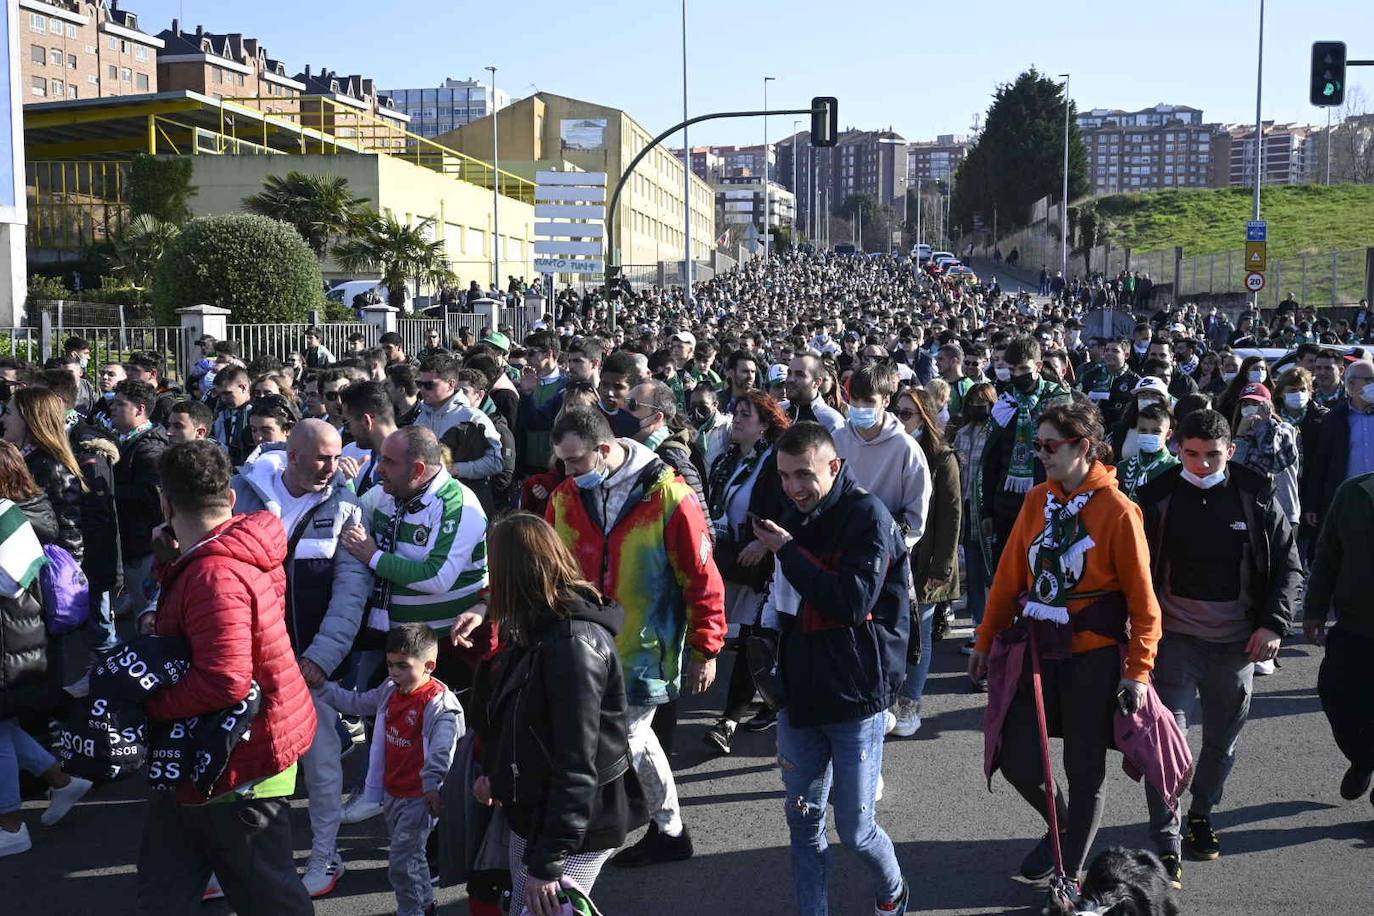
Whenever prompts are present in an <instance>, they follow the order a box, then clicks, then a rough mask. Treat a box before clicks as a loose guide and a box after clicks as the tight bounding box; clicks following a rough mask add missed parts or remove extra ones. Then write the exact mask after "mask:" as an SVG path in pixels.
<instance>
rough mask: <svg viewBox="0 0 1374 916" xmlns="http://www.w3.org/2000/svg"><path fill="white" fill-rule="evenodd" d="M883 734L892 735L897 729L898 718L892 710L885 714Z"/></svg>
mask: <svg viewBox="0 0 1374 916" xmlns="http://www.w3.org/2000/svg"><path fill="white" fill-rule="evenodd" d="M883 717H884V718H883V723H884V724H883V734H884V735H890V734H892V730H893V729H894V728H896V727H897V717H896V716H894V715H893V714H892V710H890V709H889V710H887V711H885V712H884V713H883Z"/></svg>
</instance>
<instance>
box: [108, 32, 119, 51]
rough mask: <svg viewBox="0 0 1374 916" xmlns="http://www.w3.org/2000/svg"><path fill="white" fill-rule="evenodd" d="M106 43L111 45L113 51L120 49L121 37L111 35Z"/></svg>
mask: <svg viewBox="0 0 1374 916" xmlns="http://www.w3.org/2000/svg"><path fill="white" fill-rule="evenodd" d="M105 43H106V44H108V45H109V46H110V50H111V51H118V50H119V39H118V38H116V37H115V36H113V35H110V36H109V37H108V38H107V39H106V41H105Z"/></svg>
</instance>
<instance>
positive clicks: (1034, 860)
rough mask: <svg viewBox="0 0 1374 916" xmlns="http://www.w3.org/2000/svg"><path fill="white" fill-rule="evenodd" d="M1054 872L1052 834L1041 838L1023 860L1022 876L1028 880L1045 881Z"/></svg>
mask: <svg viewBox="0 0 1374 916" xmlns="http://www.w3.org/2000/svg"><path fill="white" fill-rule="evenodd" d="M1052 874H1054V847H1052V846H1051V845H1050V835H1049V834H1048V833H1046V834H1045V835H1044V836H1042V837H1041V838H1040V842H1039V843H1036V844H1035V846H1034V848H1032V849H1031V851H1030V852H1028V853H1026V857H1025V858H1024V859H1022V860H1021V877H1023V878H1025V879H1026V880H1027V881H1044V880H1045V879H1046V878H1048V877H1049V876H1050V875H1052Z"/></svg>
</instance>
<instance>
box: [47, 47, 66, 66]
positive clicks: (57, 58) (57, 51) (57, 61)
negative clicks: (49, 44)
mask: <svg viewBox="0 0 1374 916" xmlns="http://www.w3.org/2000/svg"><path fill="white" fill-rule="evenodd" d="M64 57H65V55H63V53H62V49H61V48H53V49H51V50H49V51H48V62H49V63H50V64H52V65H53V66H54V67H60V66H62V61H63V59H64Z"/></svg>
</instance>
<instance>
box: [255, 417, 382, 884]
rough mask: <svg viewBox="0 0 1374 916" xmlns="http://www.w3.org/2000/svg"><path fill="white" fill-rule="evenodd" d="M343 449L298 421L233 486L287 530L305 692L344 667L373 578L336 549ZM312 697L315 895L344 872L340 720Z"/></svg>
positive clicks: (358, 514) (345, 511) (289, 583)
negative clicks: (279, 445)
mask: <svg viewBox="0 0 1374 916" xmlns="http://www.w3.org/2000/svg"><path fill="white" fill-rule="evenodd" d="M342 448H343V442H342V441H341V440H340V438H339V431H338V430H336V429H335V428H334V427H333V426H331V425H330V424H328V423H326V422H325V421H324V420H318V419H306V420H302V421H300V423H298V424H296V426H294V427H293V428H292V430H291V434H290V435H289V436H288V437H287V440H286V448H285V449H284V450H281V451H268V452H264V453H262V455H261V457H259V458H258V459H257V460H256V461H254V462H253V463H252V464H249V465H245V466H244V467H243V468H242V469H241V470H240V472H239V474H238V475H237V476H236V477H235V478H234V480H233V483H232V486H233V488H234V492H235V493H236V494H237V495H238V501H237V502H236V503H235V506H234V511H235V512H236V513H240V514H242V513H248V512H259V511H264V510H265V511H267V512H271V513H272V514H273V515H275V516H276V517H277V518H279V519H281V523H282V527H284V528H285V529H286V540H287V544H288V553H287V557H286V629H287V632H288V633H290V635H291V647H292V649H294V650H295V652H296V657H297V659H298V661H299V664H300V667H301V674H303V675H304V676H305V681H306V683H307V684H309V685H310V686H311V687H312V688H313V687H318V686H319V685H321V684H323V683H324V682H325V680H326V679H327V678H329V677H330V675H331V674H332V673H333V672H334V671H335V670H336V669H337V668H339V667H340V665H342V664H343V662H344V659H345V658H346V657H347V656H348V653H349V651H350V650H351V649H352V648H353V640H354V638H355V637H356V636H357V635H358V626H359V624H360V623H361V622H362V615H363V608H364V606H365V605H366V603H367V596H368V594H369V593H370V592H371V591H372V571H371V570H370V569H368V568H367V565H366V564H364V563H362V562H360V561H359V560H357V559H356V558H355V557H354V556H353V555H352V554H351V553H349V552H348V551H347V550H344V549H343V548H341V547H340V546H339V535H340V534H341V533H342V532H343V531H344V529H345V528H348V527H351V526H353V525H356V524H358V523H359V522H360V520H361V518H362V510H361V508H360V507H359V505H358V499H357V497H355V496H354V495H353V491H352V490H350V489H349V488H348V487H347V485H346V480H345V479H344V477H343V475H342V474H340V473H339V453H340V451H341V450H342ZM313 696H314V697H315V712H316V714H317V718H318V720H319V725H318V730H317V731H316V733H315V742H314V744H313V745H311V748H310V750H309V752H308V753H306V755H305V757H303V758H302V759H301V764H302V773H303V774H304V776H305V786H306V789H307V791H309V793H310V828H311V832H312V833H313V835H314V841H313V844H312V846H311V851H310V861H309V863H308V864H307V866H306V869H305V876H304V878H303V881H304V882H305V889H306V890H307V891H308V892H309V893H310V896H311V897H322V896H324V895H325V894H328V893H329V892H330V891H332V890H333V889H334V885H335V884H337V883H338V880H339V877H340V876H341V875H342V874H343V872H344V863H343V858H342V857H341V856H340V855H339V852H338V849H337V848H336V845H335V841H336V838H337V837H338V833H339V823H340V818H341V816H342V811H343V808H342V804H341V802H342V795H343V768H342V767H341V765H340V761H339V747H340V740H339V733H338V731H337V730H336V729H335V727H334V723H335V720H337V719H338V713H337V712H336V711H335V710H333V709H331V708H330V707H328V706H327V705H325V704H324V703H323V702H322V701H321V700H320V698H319V694H313Z"/></svg>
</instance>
